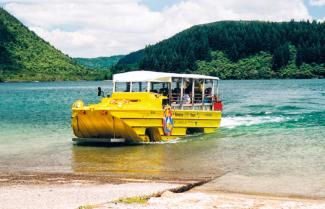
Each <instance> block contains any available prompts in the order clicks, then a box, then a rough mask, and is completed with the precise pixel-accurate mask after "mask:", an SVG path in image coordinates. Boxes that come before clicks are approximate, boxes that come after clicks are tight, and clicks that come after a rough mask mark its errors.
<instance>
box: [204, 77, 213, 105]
mask: <svg viewBox="0 0 325 209" xmlns="http://www.w3.org/2000/svg"><path fill="white" fill-rule="evenodd" d="M212 89H213V80H210V79H206V80H205V81H204V100H203V103H211V100H212V96H213V95H212Z"/></svg>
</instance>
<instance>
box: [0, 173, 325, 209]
mask: <svg viewBox="0 0 325 209" xmlns="http://www.w3.org/2000/svg"><path fill="white" fill-rule="evenodd" d="M204 181H208V180H206V179H205V180H202V179H201V180H200V179H185V180H184V179H183V180H182V179H172V180H167V179H134V178H120V177H112V176H107V175H98V174H96V175H95V174H73V173H61V174H60V173H0V205H1V208H5V209H16V208H26V209H29V208H30V209H37V208H53V209H54V208H55V209H61V208H62V209H65V208H78V207H80V206H87V207H90V208H103V209H104V208H157V209H158V208H193V206H195V208H314V209H323V208H325V199H307V198H292V197H274V196H269V195H249V194H239V193H230V192H223V191H211V190H210V189H209V188H210V187H211V183H210V184H209V183H206V184H203V185H202V186H200V184H202V182H204ZM200 182H201V183H200ZM212 182H213V181H212ZM193 184H197V185H196V187H195V188H193V189H190V190H189V191H185V192H182V193H173V192H170V191H174V192H175V191H177V192H181V191H183V189H184V188H186V189H185V190H188V189H189V188H191V187H189V185H193ZM135 196H137V197H139V196H140V197H148V201H147V202H146V203H145V204H137V203H136V202H135V204H123V203H116V202H114V201H116V200H117V199H120V198H126V197H135Z"/></svg>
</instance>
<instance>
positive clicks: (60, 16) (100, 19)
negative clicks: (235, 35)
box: [0, 0, 325, 57]
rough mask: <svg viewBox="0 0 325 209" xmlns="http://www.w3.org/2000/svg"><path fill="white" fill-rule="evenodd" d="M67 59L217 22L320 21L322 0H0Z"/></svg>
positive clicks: (113, 51) (117, 50)
mask: <svg viewBox="0 0 325 209" xmlns="http://www.w3.org/2000/svg"><path fill="white" fill-rule="evenodd" d="M0 5H2V7H3V8H4V9H6V10H7V11H8V12H10V13H11V14H12V15H14V16H15V17H17V18H18V19H19V20H20V21H22V22H23V23H24V24H25V25H26V26H27V27H28V28H29V29H30V30H32V31H34V32H36V33H37V34H38V35H39V36H40V37H42V38H43V39H45V40H46V41H48V42H50V43H51V44H52V45H53V46H55V47H56V48H58V49H59V50H61V51H62V52H64V53H65V54H68V55H69V56H71V57H99V56H112V55H120V54H128V53H130V52H132V51H135V50H139V49H142V48H144V47H145V46H146V45H148V44H155V43H157V42H159V41H161V40H163V39H166V38H169V37H171V36H172V35H174V34H176V33H178V32H180V31H182V30H184V29H186V28H189V27H191V26H193V25H197V24H204V23H209V22H215V21H221V20H267V21H277V22H278V21H289V20H291V19H294V20H314V19H315V20H318V21H325V0H227V1H225V0H0Z"/></svg>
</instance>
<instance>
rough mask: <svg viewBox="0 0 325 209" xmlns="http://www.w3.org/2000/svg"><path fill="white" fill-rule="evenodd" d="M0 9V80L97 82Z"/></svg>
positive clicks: (95, 74) (94, 75) (97, 74)
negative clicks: (90, 80)
mask: <svg viewBox="0 0 325 209" xmlns="http://www.w3.org/2000/svg"><path fill="white" fill-rule="evenodd" d="M102 74H103V73H102V72H100V71H97V70H88V69H86V68H85V67H82V66H80V65H78V64H77V63H76V62H75V61H74V60H73V59H71V58H70V57H68V56H67V55H65V54H63V53H62V52H60V51H59V50H57V49H55V48H54V47H53V46H51V45H50V44H49V43H47V42H46V41H44V40H42V39H41V38H39V37H38V36H37V35H36V34H35V33H34V32H32V31H30V30H29V29H28V28H27V27H25V26H24V25H23V24H22V23H20V22H19V21H18V20H17V19H16V18H14V17H13V16H12V15H10V14H9V13H8V12H6V11H5V10H4V9H2V8H0V81H34V80H38V81H49V80H80V79H87V80H88V79H101V78H103V77H104V76H103V75H102Z"/></svg>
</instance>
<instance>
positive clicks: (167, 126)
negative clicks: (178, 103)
mask: <svg viewBox="0 0 325 209" xmlns="http://www.w3.org/2000/svg"><path fill="white" fill-rule="evenodd" d="M163 127H164V134H165V136H170V135H171V134H172V131H173V128H174V120H173V112H172V109H171V107H170V106H169V105H166V106H165V108H164V118H163Z"/></svg>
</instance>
